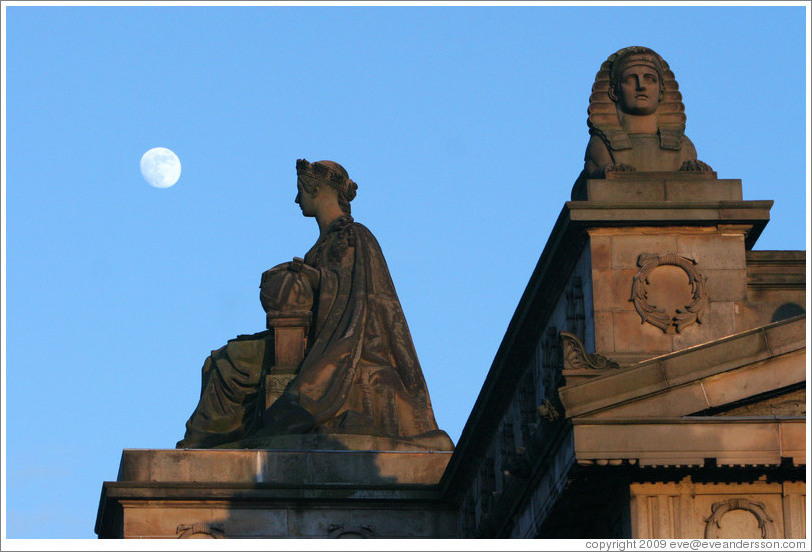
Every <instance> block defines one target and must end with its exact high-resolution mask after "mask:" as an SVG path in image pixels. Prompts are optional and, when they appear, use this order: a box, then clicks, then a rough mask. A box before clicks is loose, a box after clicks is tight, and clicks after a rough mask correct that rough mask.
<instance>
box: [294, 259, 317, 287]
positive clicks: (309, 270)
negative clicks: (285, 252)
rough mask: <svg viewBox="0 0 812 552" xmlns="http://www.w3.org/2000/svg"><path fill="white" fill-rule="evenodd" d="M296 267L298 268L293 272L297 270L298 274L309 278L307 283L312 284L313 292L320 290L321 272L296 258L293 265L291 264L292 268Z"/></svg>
mask: <svg viewBox="0 0 812 552" xmlns="http://www.w3.org/2000/svg"><path fill="white" fill-rule="evenodd" d="M293 266H296V268H291V270H296V271H297V272H301V273H302V275H303V276H304V277H305V278H307V281H308V282H310V287H311V288H313V290H314V291H315V290H317V289H318V288H319V282H320V281H321V272H319V271H318V270H316V269H315V268H313V267H312V266H310V265H309V264H305V263H304V262H303V261H302V260H301V259H299V258H295V259H293V263H291V267H293Z"/></svg>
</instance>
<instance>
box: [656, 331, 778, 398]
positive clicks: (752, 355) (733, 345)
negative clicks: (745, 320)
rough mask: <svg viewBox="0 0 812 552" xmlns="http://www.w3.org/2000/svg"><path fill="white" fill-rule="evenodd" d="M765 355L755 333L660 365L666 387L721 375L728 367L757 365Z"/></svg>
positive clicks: (765, 352) (763, 346) (668, 360)
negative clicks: (746, 362) (746, 364)
mask: <svg viewBox="0 0 812 552" xmlns="http://www.w3.org/2000/svg"><path fill="white" fill-rule="evenodd" d="M767 356H768V353H767V349H766V346H765V343H764V339H763V338H762V336H761V335H760V334H759V333H758V332H756V333H751V334H745V335H741V336H737V337H736V338H735V339H730V340H726V341H720V342H717V343H715V344H714V345H713V346H712V347H698V348H696V349H693V350H688V351H685V352H684V353H682V354H681V355H677V356H672V357H669V358H664V359H662V360H661V361H660V364H661V366H662V368H663V371H664V373H665V378H666V379H667V381H668V384H669V385H679V384H680V383H683V382H686V381H690V380H694V379H696V378H698V377H703V376H705V375H710V374H715V373H719V372H722V371H724V370H725V369H726V367H728V366H738V365H741V364H742V363H743V362H745V360H746V361H749V362H757V361H759V360H763V359H764V358H767Z"/></svg>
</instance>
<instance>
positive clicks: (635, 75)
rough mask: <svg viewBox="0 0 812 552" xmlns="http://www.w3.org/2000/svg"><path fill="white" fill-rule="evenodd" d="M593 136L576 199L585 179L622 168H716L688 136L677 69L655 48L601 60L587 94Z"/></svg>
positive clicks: (627, 50) (636, 48)
mask: <svg viewBox="0 0 812 552" xmlns="http://www.w3.org/2000/svg"><path fill="white" fill-rule="evenodd" d="M588 114H589V117H588V119H587V125H588V127H589V134H590V139H589V143H588V144H587V147H586V154H585V156H584V169H583V171H582V172H581V175H580V176H579V177H578V181H576V184H575V186H574V187H573V193H572V199H583V197H582V194H583V193H584V186H585V181H586V179H587V178H605V176H606V174H607V173H609V172H619V171H627V172H628V171H647V172H649V171H690V172H706V173H710V172H712V169H711V168H710V167H709V166H708V165H707V164H705V163H703V162H702V161H699V160H698V159H697V154H696V148H695V147H694V145H693V143H692V142H691V140H690V139H689V138H688V137H687V136H686V135H685V106H684V105H683V104H682V95H681V94H680V92H679V85H678V84H677V81H676V79H675V78H674V74H673V73H672V72H671V70H670V69H669V67H668V64H667V63H666V62H665V60H664V59H663V58H661V57H660V55H659V54H657V53H656V52H655V51H653V50H651V49H649V48H645V47H642V46H630V47H628V48H623V49H621V50H618V51H617V52H615V53H614V54H612V55H611V56H609V58H608V59H607V60H606V61H605V62H604V63H603V65H601V68H600V70H599V71H598V73H597V75H596V76H595V83H594V84H593V86H592V95H591V96H590V98H589V110H588Z"/></svg>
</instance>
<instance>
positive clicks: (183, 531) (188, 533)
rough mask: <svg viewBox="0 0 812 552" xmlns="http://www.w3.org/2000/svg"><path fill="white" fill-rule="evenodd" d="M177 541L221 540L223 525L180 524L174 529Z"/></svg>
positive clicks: (202, 523)
mask: <svg viewBox="0 0 812 552" xmlns="http://www.w3.org/2000/svg"><path fill="white" fill-rule="evenodd" d="M175 533H176V534H177V535H178V538H179V539H222V538H225V537H224V532H223V525H222V524H220V523H205V522H199V523H181V524H180V525H178V527H177V529H175Z"/></svg>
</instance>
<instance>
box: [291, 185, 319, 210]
mask: <svg viewBox="0 0 812 552" xmlns="http://www.w3.org/2000/svg"><path fill="white" fill-rule="evenodd" d="M296 189H297V190H298V192H297V194H296V199H295V201H296V204H297V205H299V207H300V208H301V209H302V214H303V215H304V216H306V217H314V216H316V206H315V201H314V200H315V197H314V196H313V195H311V194H309V193H307V190H305V187H304V186H303V185H302V179H301V178H300V179H299V181H298V182H297V183H296Z"/></svg>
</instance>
